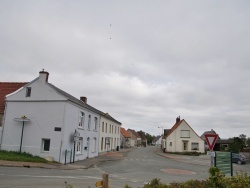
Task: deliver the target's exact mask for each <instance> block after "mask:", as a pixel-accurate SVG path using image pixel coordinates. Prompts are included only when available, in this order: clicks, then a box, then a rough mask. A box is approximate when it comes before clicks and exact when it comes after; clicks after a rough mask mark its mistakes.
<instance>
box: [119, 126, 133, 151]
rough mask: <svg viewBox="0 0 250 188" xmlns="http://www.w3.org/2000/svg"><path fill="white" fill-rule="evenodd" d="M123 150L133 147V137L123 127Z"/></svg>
mask: <svg viewBox="0 0 250 188" xmlns="http://www.w3.org/2000/svg"><path fill="white" fill-rule="evenodd" d="M120 140H121V148H129V147H131V136H130V134H129V132H128V131H126V129H124V128H123V127H121V139H120Z"/></svg>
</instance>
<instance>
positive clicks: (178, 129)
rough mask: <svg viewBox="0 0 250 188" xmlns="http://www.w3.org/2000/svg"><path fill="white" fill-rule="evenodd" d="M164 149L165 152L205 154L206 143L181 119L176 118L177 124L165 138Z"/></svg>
mask: <svg viewBox="0 0 250 188" xmlns="http://www.w3.org/2000/svg"><path fill="white" fill-rule="evenodd" d="M163 141H165V143H164V144H163V149H165V152H194V151H195V152H200V153H204V152H205V148H204V141H203V140H202V139H201V138H200V137H199V136H198V135H197V134H196V132H195V131H194V130H193V129H192V128H191V127H190V126H189V125H188V123H187V122H186V121H185V120H184V119H183V120H180V117H177V118H176V123H175V124H174V125H173V127H172V128H171V129H170V131H168V133H167V134H166V135H165V136H164V139H163Z"/></svg>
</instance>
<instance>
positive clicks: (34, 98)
mask: <svg viewBox="0 0 250 188" xmlns="http://www.w3.org/2000/svg"><path fill="white" fill-rule="evenodd" d="M47 79H48V75H47V74H46V72H43V71H42V72H40V75H39V77H38V78H37V79H35V80H33V81H32V82H30V83H29V84H27V85H25V86H24V87H23V88H21V89H20V90H18V91H17V92H14V93H12V94H10V95H8V96H7V97H6V107H5V116H4V120H3V128H2V129H3V135H2V145H1V148H0V149H1V150H9V151H10V150H13V151H19V149H20V143H21V132H22V122H17V121H14V120H13V119H14V118H20V117H22V116H26V117H27V118H28V119H30V122H25V123H24V129H23V139H22V148H21V150H22V152H28V153H31V154H32V155H38V156H41V157H44V158H48V157H49V158H53V159H54V160H55V161H57V162H60V163H64V162H65V157H66V163H69V162H70V161H73V160H75V161H78V160H84V159H86V158H88V157H89V158H91V157H95V156H98V149H99V145H98V143H99V124H100V119H101V114H100V113H99V112H98V110H93V108H92V107H90V106H89V105H87V104H85V103H84V102H82V101H80V100H78V99H76V98H74V97H72V96H70V95H69V94H67V93H65V92H63V91H61V90H59V89H58V88H55V87H54V86H53V85H51V84H49V83H48V82H47ZM28 88H30V89H31V94H30V96H27V89H28ZM75 131H77V132H78V133H79V135H78V136H79V137H78V138H77V139H76V142H75V147H74V132H75ZM66 150H67V152H66ZM70 156H71V158H70Z"/></svg>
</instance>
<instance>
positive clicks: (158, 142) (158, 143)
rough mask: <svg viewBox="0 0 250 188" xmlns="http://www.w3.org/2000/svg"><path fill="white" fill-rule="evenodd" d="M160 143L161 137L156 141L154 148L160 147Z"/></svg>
mask: <svg viewBox="0 0 250 188" xmlns="http://www.w3.org/2000/svg"><path fill="white" fill-rule="evenodd" d="M161 141H162V136H161V137H160V138H159V139H158V140H156V142H155V145H156V146H160V145H161Z"/></svg>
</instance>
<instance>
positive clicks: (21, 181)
mask: <svg viewBox="0 0 250 188" xmlns="http://www.w3.org/2000/svg"><path fill="white" fill-rule="evenodd" d="M154 151H155V147H153V146H149V147H147V148H137V149H135V150H133V151H131V152H129V153H127V155H126V156H125V158H124V160H119V161H111V162H104V163H100V164H97V165H95V166H94V167H93V168H89V169H85V170H60V169H43V168H25V167H3V166H1V167H0V187H1V188H6V187H9V188H12V187H18V188H27V187H37V188H45V187H46V188H48V187H56V188H57V187H58V188H59V187H60V188H63V187H66V185H67V184H66V183H68V184H70V185H72V186H73V187H74V188H78V187H79V188H80V187H81V188H82V187H84V188H85V187H86V188H94V187H95V183H96V182H97V181H100V180H101V178H102V174H103V173H105V172H106V173H108V174H109V178H110V188H123V187H124V186H125V185H126V184H128V185H129V186H131V187H133V188H137V187H142V186H143V184H145V183H148V182H149V181H150V180H152V179H153V178H159V179H160V180H161V182H163V183H170V182H174V181H176V182H181V181H186V180H190V179H206V178H208V169H209V166H207V165H197V164H196V165H194V164H191V163H185V162H181V161H175V160H173V159H169V158H165V157H162V156H159V155H156V154H155V153H154ZM65 182H66V183H65Z"/></svg>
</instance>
